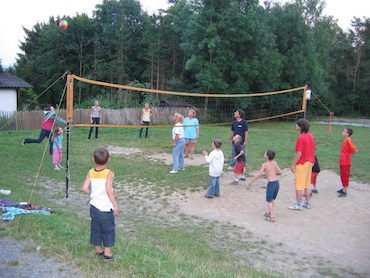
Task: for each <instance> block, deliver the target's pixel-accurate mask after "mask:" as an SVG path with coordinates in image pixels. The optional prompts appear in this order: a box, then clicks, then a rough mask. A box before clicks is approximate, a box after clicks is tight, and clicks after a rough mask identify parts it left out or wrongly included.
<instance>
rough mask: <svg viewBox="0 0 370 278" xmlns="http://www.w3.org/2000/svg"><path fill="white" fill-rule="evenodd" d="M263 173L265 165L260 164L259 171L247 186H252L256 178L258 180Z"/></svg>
mask: <svg viewBox="0 0 370 278" xmlns="http://www.w3.org/2000/svg"><path fill="white" fill-rule="evenodd" d="M264 171H265V163H263V164H262V166H261V169H260V170H259V171H258V173H257V175H255V177H254V178H253V179H252V181H250V182H249V183H248V185H252V184H253V183H254V182H255V181H256V180H257V179H258V178H260V177H261V176H262V174H263V172H264Z"/></svg>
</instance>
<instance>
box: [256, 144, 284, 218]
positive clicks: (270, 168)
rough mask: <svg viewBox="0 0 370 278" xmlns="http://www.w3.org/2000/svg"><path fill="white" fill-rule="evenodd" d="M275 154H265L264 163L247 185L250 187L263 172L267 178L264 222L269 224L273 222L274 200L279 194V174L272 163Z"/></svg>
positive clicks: (275, 164) (276, 165)
mask: <svg viewBox="0 0 370 278" xmlns="http://www.w3.org/2000/svg"><path fill="white" fill-rule="evenodd" d="M274 157H275V152H274V151H273V150H267V151H266V152H265V160H266V162H265V163H263V164H262V166H261V169H260V170H259V172H258V173H257V175H256V176H255V177H254V178H253V180H252V181H251V182H250V183H249V185H252V184H253V183H254V182H255V181H256V180H257V179H258V178H259V177H261V176H262V174H263V173H264V172H265V173H266V176H267V180H268V183H267V189H266V202H267V207H268V212H266V213H265V220H266V221H269V222H275V202H274V201H275V199H276V196H277V194H278V192H279V180H278V178H277V175H280V174H281V170H280V168H279V165H278V164H277V163H276V161H274V160H273V159H274Z"/></svg>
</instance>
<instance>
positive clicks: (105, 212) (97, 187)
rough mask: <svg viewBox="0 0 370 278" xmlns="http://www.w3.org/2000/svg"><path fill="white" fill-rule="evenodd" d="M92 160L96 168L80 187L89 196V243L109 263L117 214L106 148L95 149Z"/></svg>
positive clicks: (112, 175)
mask: <svg viewBox="0 0 370 278" xmlns="http://www.w3.org/2000/svg"><path fill="white" fill-rule="evenodd" d="M93 159H94V162H95V163H96V166H95V168H92V169H91V170H90V171H89V172H88V173H87V176H86V179H85V182H84V184H83V185H82V190H83V191H84V192H85V193H86V194H90V216H91V233H90V243H91V244H92V245H94V246H95V252H96V254H97V255H99V256H104V260H106V261H109V260H111V259H112V258H113V255H112V250H111V248H112V247H113V246H114V244H115V224H114V216H115V215H117V214H118V204H117V201H116V198H115V196H114V193H113V188H112V182H113V178H114V173H113V172H112V171H111V170H108V169H107V164H108V162H109V151H108V150H107V149H106V148H104V147H98V148H96V149H95V150H94V156H93ZM102 246H104V250H103V248H102Z"/></svg>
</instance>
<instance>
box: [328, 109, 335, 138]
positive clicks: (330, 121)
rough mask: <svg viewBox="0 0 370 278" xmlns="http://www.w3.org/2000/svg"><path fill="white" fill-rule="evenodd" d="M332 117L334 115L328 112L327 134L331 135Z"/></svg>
mask: <svg viewBox="0 0 370 278" xmlns="http://www.w3.org/2000/svg"><path fill="white" fill-rule="evenodd" d="M333 115H334V112H330V113H329V124H328V132H329V133H331V131H332V124H331V123H332V121H333Z"/></svg>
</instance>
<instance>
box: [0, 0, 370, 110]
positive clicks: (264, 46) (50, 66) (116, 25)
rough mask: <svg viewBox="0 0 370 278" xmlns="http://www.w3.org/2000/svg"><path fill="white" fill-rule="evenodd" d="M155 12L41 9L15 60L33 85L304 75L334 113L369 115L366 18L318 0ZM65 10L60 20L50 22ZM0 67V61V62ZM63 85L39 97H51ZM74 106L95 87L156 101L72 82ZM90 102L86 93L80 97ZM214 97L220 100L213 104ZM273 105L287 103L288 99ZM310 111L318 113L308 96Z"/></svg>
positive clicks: (188, 0)
mask: <svg viewBox="0 0 370 278" xmlns="http://www.w3.org/2000/svg"><path fill="white" fill-rule="evenodd" d="M168 2H169V4H170V6H169V8H168V9H166V10H160V11H159V13H158V14H148V13H146V12H145V11H143V10H142V8H141V6H140V3H139V1H138V0H104V1H103V2H102V3H101V4H99V5H97V6H96V7H95V10H94V12H93V16H92V17H89V16H88V15H86V14H77V15H75V16H73V17H56V18H55V17H50V18H49V21H48V22H45V23H37V24H36V25H34V26H33V27H32V28H31V29H24V30H25V33H26V37H25V40H24V41H22V42H20V49H21V53H19V54H18V58H17V62H16V64H15V66H14V68H11V69H10V70H9V71H13V72H15V73H16V74H17V75H18V76H19V77H21V78H23V79H25V80H26V81H28V82H29V83H31V84H32V85H33V86H34V88H33V90H24V91H23V92H22V97H23V101H27V98H32V97H33V96H34V95H37V93H40V92H42V91H43V90H44V89H45V88H46V87H47V86H49V85H50V84H51V83H52V82H53V81H55V80H56V79H57V78H58V77H59V76H60V75H61V74H62V73H63V72H65V71H69V72H71V73H74V74H76V75H79V76H82V77H86V78H90V79H94V80H101V81H106V82H112V83H118V84H127V85H133V86H139V87H140V86H141V87H146V88H153V89H162V90H173V91H186V92H196V93H199V92H201V93H205V94H210V93H217V94H225V93H228V94H230V93H249V92H265V91H277V90H283V89H290V88H295V87H301V86H303V85H305V84H309V86H310V88H311V89H312V91H313V92H314V93H315V95H316V96H319V97H320V100H321V101H322V102H323V103H325V104H326V105H327V106H328V107H330V108H331V109H332V110H333V111H334V112H335V114H336V115H353V116H359V115H361V116H366V115H370V109H369V108H370V90H369V85H370V60H369V58H370V30H369V27H370V19H369V18H362V19H361V18H355V17H354V18H353V20H352V29H351V30H346V31H343V30H342V29H341V28H340V27H339V26H338V24H337V20H336V19H335V18H333V17H332V16H324V15H323V13H322V12H323V8H324V7H325V1H323V0H295V1H293V2H291V3H286V4H280V3H277V2H275V1H273V0H272V1H265V2H264V5H263V6H261V5H259V1H258V0H229V1H225V0H169V1H168ZM61 19H67V20H68V22H69V27H68V28H67V29H66V30H61V29H60V28H59V27H58V23H59V21H60V20H61ZM0 68H1V67H0ZM63 88H64V85H63V84H59V85H58V86H55V87H53V88H52V91H51V93H50V94H46V95H45V96H42V97H41V98H40V99H39V102H41V103H47V102H49V103H50V102H51V103H58V100H59V98H60V96H61V94H62V91H63ZM75 92H76V93H75V102H76V103H77V104H79V105H82V106H83V104H84V102H86V100H88V99H90V98H94V97H96V96H98V95H100V97H101V98H103V99H104V98H108V97H109V98H110V99H111V100H113V103H116V104H117V103H120V104H121V105H123V106H125V105H128V103H129V102H131V103H130V105H132V103H134V104H137V105H141V103H142V102H143V101H148V99H149V101H151V102H154V101H158V99H151V98H152V96H151V95H148V94H145V93H142V94H139V96H138V98H137V99H130V97H129V96H128V95H127V94H124V92H121V91H120V90H116V89H107V88H102V87H96V86H91V85H87V84H82V83H78V84H77V86H75ZM90 104H91V103H90V102H89V105H90ZM220 105H222V104H220ZM278 105H282V106H284V105H289V99H287V100H286V101H284V102H282V103H279V104H278ZM311 107H312V109H310V110H309V111H310V112H311V113H317V114H320V113H321V114H323V113H325V111H323V110H322V106H321V105H320V104H319V103H318V102H312V105H311Z"/></svg>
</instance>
